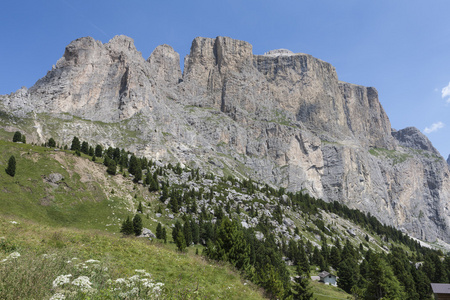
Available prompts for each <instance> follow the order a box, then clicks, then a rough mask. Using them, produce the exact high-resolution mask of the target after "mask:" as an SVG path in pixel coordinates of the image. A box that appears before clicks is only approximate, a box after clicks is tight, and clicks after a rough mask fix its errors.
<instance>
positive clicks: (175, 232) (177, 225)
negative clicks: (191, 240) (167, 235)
mask: <svg viewBox="0 0 450 300" xmlns="http://www.w3.org/2000/svg"><path fill="white" fill-rule="evenodd" d="M179 233H181V234H183V232H182V226H181V223H180V221H178V220H177V221H176V222H175V226H174V227H173V229H172V239H173V241H174V242H175V243H176V241H177V237H178V234H179Z"/></svg>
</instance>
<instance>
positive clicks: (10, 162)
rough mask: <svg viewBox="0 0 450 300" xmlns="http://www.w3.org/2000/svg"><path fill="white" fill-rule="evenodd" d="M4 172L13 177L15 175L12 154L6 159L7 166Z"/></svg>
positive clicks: (14, 161)
mask: <svg viewBox="0 0 450 300" xmlns="http://www.w3.org/2000/svg"><path fill="white" fill-rule="evenodd" d="M5 171H6V174H8V175H9V176H11V177H14V175H16V158H15V157H14V155H11V157H10V158H9V160H8V167H7V168H6V170H5Z"/></svg>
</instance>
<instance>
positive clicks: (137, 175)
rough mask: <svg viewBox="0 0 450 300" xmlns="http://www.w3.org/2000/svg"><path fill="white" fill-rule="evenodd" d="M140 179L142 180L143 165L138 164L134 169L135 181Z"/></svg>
mask: <svg viewBox="0 0 450 300" xmlns="http://www.w3.org/2000/svg"><path fill="white" fill-rule="evenodd" d="M140 180H142V169H141V166H140V165H139V164H138V165H137V166H136V169H135V170H134V179H133V181H134V182H135V183H137V182H139V181H140Z"/></svg>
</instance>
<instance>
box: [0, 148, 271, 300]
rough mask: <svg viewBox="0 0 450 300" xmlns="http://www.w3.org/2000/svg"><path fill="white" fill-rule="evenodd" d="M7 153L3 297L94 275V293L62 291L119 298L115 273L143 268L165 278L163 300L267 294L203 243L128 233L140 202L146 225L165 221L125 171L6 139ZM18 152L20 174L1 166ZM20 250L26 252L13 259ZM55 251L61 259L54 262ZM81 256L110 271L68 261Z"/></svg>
mask: <svg viewBox="0 0 450 300" xmlns="http://www.w3.org/2000/svg"><path fill="white" fill-rule="evenodd" d="M0 152H1V153H2V156H1V157H0V190H1V193H0V205H1V207H2V209H1V212H0V278H1V279H0V299H30V298H31V299H46V298H47V299H49V298H50V297H51V296H52V295H54V294H55V293H57V292H58V291H59V290H60V289H59V288H57V289H55V288H53V286H52V283H53V281H54V280H55V279H56V278H57V277H58V276H60V275H67V274H72V275H73V276H72V277H71V280H72V281H73V280H75V279H76V278H77V277H79V276H88V277H89V279H90V281H91V283H92V287H95V291H96V292H95V293H93V294H89V295H87V294H86V293H84V292H82V291H80V290H76V289H75V288H76V287H74V286H73V285H70V284H69V285H68V290H67V288H66V287H65V286H64V289H62V290H63V292H64V293H65V292H67V293H69V292H70V293H72V294H70V297H69V298H70V299H78V298H79V299H84V298H86V297H88V296H89V297H90V299H118V298H120V297H119V296H118V293H119V291H116V292H113V291H111V288H112V287H111V286H110V285H108V284H107V279H111V280H113V281H114V280H116V279H117V278H125V279H126V278H129V277H130V276H134V275H136V274H135V270H136V269H144V270H146V272H149V273H150V274H152V279H153V280H154V282H161V283H163V284H164V289H163V292H162V296H161V298H162V299H179V298H185V299H207V298H208V299H209V298H214V299H262V298H263V296H262V295H263V294H262V291H261V290H260V289H258V288H257V287H256V286H254V285H253V284H251V283H250V282H246V281H244V280H243V279H242V278H241V276H240V274H239V273H238V272H236V271H235V270H234V269H233V268H232V267H231V266H229V265H227V264H220V263H217V262H213V261H208V260H206V259H205V258H203V257H202V256H199V255H195V254H194V253H195V248H192V249H191V248H189V251H188V252H187V253H179V252H177V251H175V248H176V247H175V245H174V244H173V243H170V242H169V243H168V244H163V243H159V242H151V241H149V240H148V239H145V238H135V237H132V238H123V237H122V236H121V235H120V234H119V228H120V225H121V222H122V220H123V219H124V218H126V216H132V215H133V213H132V212H134V211H135V209H136V205H137V203H138V202H139V201H142V203H143V204H144V205H145V206H144V214H143V216H142V220H143V223H144V227H147V228H150V229H151V230H152V231H153V232H155V228H156V225H157V221H159V220H155V219H154V212H153V210H155V209H156V208H157V207H158V204H159V201H158V200H156V197H155V196H154V195H152V194H150V193H149V192H148V191H147V190H146V189H145V188H143V187H142V186H140V185H135V184H133V183H132V182H131V180H129V179H124V178H123V176H121V175H117V176H107V175H106V172H105V170H106V168H105V167H104V166H103V165H101V164H99V163H94V162H91V161H89V160H88V159H87V158H85V157H76V156H74V155H73V154H72V153H71V152H70V151H67V152H64V151H56V152H55V151H54V150H53V149H49V148H45V147H40V146H33V145H29V144H20V143H12V142H5V141H0ZM11 155H14V156H15V157H16V161H17V168H16V176H15V177H11V176H9V175H7V174H6V173H5V172H4V171H3V170H1V169H2V168H3V169H4V168H6V165H7V160H8V159H9V157H10V156H11ZM51 173H59V174H61V175H62V176H63V180H61V181H60V182H58V183H57V184H55V185H51V184H50V183H48V182H47V181H46V178H48V176H49V175H50V174H51ZM112 190H114V193H111V191H112ZM134 195H138V196H137V198H136V199H135V198H134ZM149 203H150V204H151V207H148V206H147V205H148V204H149ZM152 208H153V209H152ZM147 213H148V214H149V218H147V217H146V214H147ZM160 220H161V222H162V223H163V224H165V223H167V220H165V218H164V217H162V218H161V219H160ZM16 222H18V224H15V223H16ZM165 225H166V226H167V224H165ZM168 235H169V237H170V230H169V233H168ZM169 239H170V238H169ZM200 249H201V248H200ZM14 252H18V253H20V256H19V257H17V258H15V259H11V258H8V256H9V255H11V254H12V253H14ZM200 252H201V251H200ZM49 255H50V257H54V258H55V259H54V260H52V261H50V262H49V260H48V259H47V258H48V257H49ZM73 257H77V258H78V260H79V261H80V262H84V261H86V260H88V259H95V260H98V261H100V264H101V266H102V267H103V268H107V271H105V270H103V269H102V270H103V271H101V272H100V271H99V270H97V271H96V270H92V269H89V270H87V271H86V272H88V271H89V272H90V273H86V272H84V271H83V272H84V273H83V272H81V271H80V270H77V269H76V268H75V267H74V265H73V264H68V263H67V261H69V260H71V259H72V258H73ZM3 259H6V261H4V262H1V261H2V260H3ZM77 272H78V273H77ZM92 272H96V274H92ZM122 292H123V289H122ZM144 292H148V291H144ZM133 297H134V296H133ZM133 297H131V298H130V299H132V298H133ZM122 298H123V297H122Z"/></svg>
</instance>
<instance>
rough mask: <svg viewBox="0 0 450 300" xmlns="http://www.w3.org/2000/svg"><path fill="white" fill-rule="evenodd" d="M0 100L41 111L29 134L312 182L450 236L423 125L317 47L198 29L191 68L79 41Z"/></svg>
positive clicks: (164, 49) (381, 213)
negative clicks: (257, 45) (393, 110)
mask: <svg viewBox="0 0 450 300" xmlns="http://www.w3.org/2000/svg"><path fill="white" fill-rule="evenodd" d="M0 108H1V109H2V110H3V111H5V112H6V113H7V114H12V115H15V116H20V117H22V118H29V119H31V120H32V124H34V127H33V128H29V127H25V125H24V126H23V128H21V129H22V130H25V131H27V134H28V135H29V136H30V138H31V139H34V140H35V141H40V142H41V141H43V140H45V139H48V138H49V137H50V136H53V137H56V138H57V139H59V141H60V142H62V143H66V144H67V143H69V142H70V140H71V139H72V137H73V135H77V136H79V137H81V138H82V139H83V140H88V141H89V142H91V143H103V144H105V145H107V146H118V147H124V148H127V149H129V150H131V151H136V152H138V153H140V154H141V155H146V156H149V157H153V158H157V159H169V160H174V161H180V162H182V163H184V164H187V165H193V166H202V167H203V168H208V169H211V170H212V171H214V172H217V173H219V174H230V173H233V174H236V175H237V176H249V177H253V178H257V179H261V180H264V181H267V182H270V183H272V184H275V185H278V186H283V187H286V188H288V189H290V190H300V189H302V188H305V189H307V190H308V191H309V192H310V194H312V195H313V196H315V197H320V198H323V199H325V200H327V201H333V200H336V201H340V202H344V203H346V204H347V205H348V206H350V207H354V208H359V209H361V210H364V211H367V212H370V213H371V214H372V215H375V216H376V217H378V218H379V219H380V220H381V221H383V222H384V223H387V224H390V225H394V226H397V227H399V228H403V229H404V230H406V231H408V232H409V233H410V234H411V235H413V236H415V237H418V238H422V239H427V240H431V241H433V240H435V239H436V238H440V239H443V240H446V241H447V242H450V216H449V208H450V207H449V206H450V202H449V200H448V199H449V196H450V179H449V173H450V172H449V167H448V164H447V163H446V161H445V160H444V159H443V158H442V157H441V156H440V154H439V153H438V152H437V151H436V149H435V148H434V147H433V146H432V145H431V143H430V142H429V141H428V139H427V138H426V137H425V136H424V135H423V134H421V133H420V132H419V131H418V130H417V129H415V128H406V129H404V130H400V131H395V130H392V129H391V125H390V122H389V119H388V117H387V115H386V113H385V112H384V110H383V108H382V106H381V104H380V102H379V100H378V93H377V91H376V89H375V88H372V87H363V86H358V85H354V84H350V83H345V82H341V81H339V79H338V76H337V74H336V71H335V69H334V67H333V66H332V65H330V64H329V63H327V62H324V61H321V60H319V59H316V58H314V57H312V56H310V55H307V54H301V53H297V54H296V53H292V52H290V51H288V50H274V51H269V52H267V53H266V54H264V55H254V54H253V52H252V46H251V45H250V44H249V43H247V42H244V41H238V40H234V39H231V38H227V37H217V38H215V39H211V38H196V39H194V41H193V43H192V47H191V52H190V54H189V55H188V56H187V57H186V58H185V62H184V73H182V72H181V70H180V63H179V55H178V54H177V53H176V52H175V51H174V50H173V49H172V48H171V47H170V46H167V45H162V46H159V47H157V48H156V49H155V50H154V51H153V53H152V54H151V56H150V57H149V58H148V59H147V60H145V59H144V58H143V57H142V55H141V54H140V52H138V51H137V50H136V48H135V47H134V44H133V41H132V39H130V38H128V37H124V36H119V37H115V38H113V39H112V40H111V41H110V42H108V43H106V44H102V43H101V42H98V41H95V40H93V39H92V38H81V39H78V40H76V41H74V42H72V43H71V44H70V45H68V46H67V47H66V50H65V52H64V55H63V57H62V58H61V59H60V60H59V61H58V62H57V63H56V65H55V66H54V68H53V69H52V70H51V71H49V72H48V74H47V75H46V76H45V77H44V78H42V79H40V80H39V81H38V82H37V83H36V84H35V85H34V86H33V87H31V88H30V89H29V90H27V89H26V88H24V89H21V90H19V91H17V92H16V93H13V94H11V95H5V96H1V97H0ZM44 113H45V119H44V118H42V116H43V114H44ZM96 121H101V122H96ZM27 124H28V123H27ZM5 127H6V126H5ZM19 127H20V126H19V125H13V124H8V127H7V128H8V129H10V130H15V129H16V128H19ZM108 141H110V142H112V143H113V144H106V143H108Z"/></svg>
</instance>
